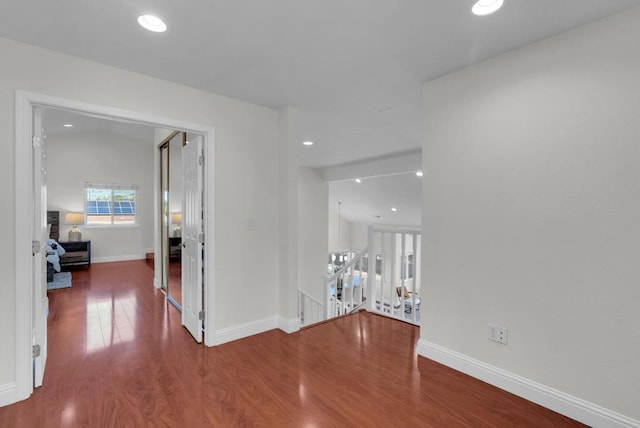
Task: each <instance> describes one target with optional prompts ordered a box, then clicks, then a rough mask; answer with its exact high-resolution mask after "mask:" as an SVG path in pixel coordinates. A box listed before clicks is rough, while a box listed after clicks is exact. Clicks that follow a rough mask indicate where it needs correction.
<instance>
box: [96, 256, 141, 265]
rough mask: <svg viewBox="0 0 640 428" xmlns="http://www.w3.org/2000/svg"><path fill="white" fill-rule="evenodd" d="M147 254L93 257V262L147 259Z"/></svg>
mask: <svg viewBox="0 0 640 428" xmlns="http://www.w3.org/2000/svg"><path fill="white" fill-rule="evenodd" d="M146 258H147V255H146V254H125V255H122V256H109V257H92V258H91V263H111V262H128V261H130V260H145V259H146Z"/></svg>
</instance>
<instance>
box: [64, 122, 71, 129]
mask: <svg viewBox="0 0 640 428" xmlns="http://www.w3.org/2000/svg"><path fill="white" fill-rule="evenodd" d="M62 126H64V127H65V128H73V123H65V124H64V125H62Z"/></svg>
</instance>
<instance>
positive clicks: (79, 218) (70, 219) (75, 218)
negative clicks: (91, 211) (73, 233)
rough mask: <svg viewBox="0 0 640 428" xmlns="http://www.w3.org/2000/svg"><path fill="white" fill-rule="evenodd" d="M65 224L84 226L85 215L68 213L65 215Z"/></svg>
mask: <svg viewBox="0 0 640 428" xmlns="http://www.w3.org/2000/svg"><path fill="white" fill-rule="evenodd" d="M64 223H65V224H73V225H77V224H84V213H73V212H68V213H66V214H65V215H64Z"/></svg>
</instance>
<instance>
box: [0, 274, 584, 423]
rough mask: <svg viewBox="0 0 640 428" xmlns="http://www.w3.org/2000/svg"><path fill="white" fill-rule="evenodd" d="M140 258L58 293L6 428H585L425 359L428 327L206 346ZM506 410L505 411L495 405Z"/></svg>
mask: <svg viewBox="0 0 640 428" xmlns="http://www.w3.org/2000/svg"><path fill="white" fill-rule="evenodd" d="M152 280H153V272H152V269H151V268H150V267H149V266H148V265H147V264H146V263H145V262H144V261H131V262H120V263H104V264H94V265H92V266H91V267H90V269H89V270H77V271H74V272H73V287H72V288H71V289H66V290H59V291H55V292H50V293H49V298H50V310H51V312H50V316H49V323H48V326H49V348H48V349H49V359H48V363H47V368H46V374H45V380H44V386H43V387H42V388H39V389H37V390H36V391H35V392H34V394H33V396H32V397H31V398H29V399H28V400H25V401H23V402H20V403H17V404H15V405H12V406H8V407H3V408H0V427H88V426H91V427H124V426H130V427H144V426H166V427H180V426H185V427H198V428H199V427H209V426H212V427H242V426H265V427H326V426H358V427H363V426H367V427H368V426H385V427H388V426H415V427H417V426H420V427H426V426H433V427H445V426H446V427H450V426H492V427H498V426H532V427H533V426H536V427H537V426H580V425H579V424H578V423H576V422H573V421H570V420H568V419H566V418H564V417H562V416H560V415H557V414H555V413H553V412H551V411H549V410H546V409H543V408H541V407H539V406H536V405H534V404H532V403H529V402H526V401H524V400H522V399H519V398H517V397H515V396H513V395H511V394H508V393H505V392H503V391H500V390H498V389H496V388H493V387H491V386H489V385H487V384H484V383H482V382H480V381H477V380H475V379H472V378H470V377H468V376H465V375H462V374H460V373H457V372H455V371H452V370H449V369H447V368H444V367H443V366H441V365H439V364H436V363H433V362H431V361H429V360H426V359H424V358H418V357H417V356H416V354H415V352H414V345H415V342H416V340H417V339H418V328H417V327H414V326H411V325H409V324H405V323H402V322H398V321H393V320H390V319H387V318H383V317H379V316H375V315H371V314H368V313H364V312H361V313H359V314H356V315H352V316H348V317H344V318H341V319H338V320H335V321H332V322H329V323H325V324H321V325H318V326H315V327H312V328H308V329H305V330H302V331H301V332H299V333H295V334H291V335H286V334H284V333H282V332H281V331H279V330H272V331H269V332H266V333H263V334H260V335H256V336H253V337H249V338H246V339H243V340H238V341H235V342H231V343H228V344H225V345H222V346H219V347H215V348H206V347H204V346H202V345H198V344H196V343H195V341H194V340H193V339H192V338H191V336H190V335H189V334H188V333H187V332H186V330H184V329H183V328H182V327H181V325H180V313H179V312H178V311H177V310H175V308H173V307H172V306H171V305H170V304H168V303H167V302H166V300H165V299H164V295H163V294H162V293H161V292H160V291H158V290H155V289H153V288H152V287H151V285H150V284H151V283H152ZM498 409H500V410H498Z"/></svg>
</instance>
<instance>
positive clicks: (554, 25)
mask: <svg viewBox="0 0 640 428" xmlns="http://www.w3.org/2000/svg"><path fill="white" fill-rule="evenodd" d="M639 1H640V0H561V1H560V0H505V5H504V7H503V8H502V9H501V10H500V11H498V12H497V13H495V14H493V15H489V16H486V17H476V16H474V15H472V14H471V12H470V10H471V6H472V4H473V3H474V0H402V1H399V0H348V1H345V0H321V1H320V0H306V1H300V0H253V1H251V0H250V1H229V0H228V1H222V0H190V1H189V2H181V1H175V0H136V1H131V0H111V1H101V2H100V1H94V0H82V1H77V0H55V1H51V0H2V1H1V2H0V36H2V37H7V38H10V39H15V40H18V41H23V42H26V43H29V44H33V45H37V46H41V47H44V48H48V49H52V50H56V51H60V52H64V53H68V54H71V55H74V56H78V57H83V58H87V59H90V60H94V61H97V62H101V63H104V64H108V65H112V66H116V67H119V68H123V69H127V70H132V71H136V72H140V73H143V74H147V75H151V76H155V77H159V78H162V79H165V80H169V81H174V82H178V83H182V84H184V85H188V86H192V87H195V88H199V89H202V90H205V91H211V92H215V93H218V94H222V95H227V96H230V97H233V98H237V99H241V100H245V101H249V102H253V103H257V104H261V105H265V106H269V107H274V108H279V107H282V106H285V105H293V106H296V107H298V108H299V109H300V119H301V127H300V129H301V141H302V140H312V141H314V142H315V143H316V144H315V145H314V146H313V147H311V148H304V147H302V145H301V146H300V150H299V154H298V160H299V163H300V164H301V165H305V166H312V167H323V168H324V167H330V166H335V165H338V164H342V163H349V162H351V163H352V162H355V161H358V160H361V159H363V158H380V157H384V156H388V155H392V154H394V153H398V152H408V151H412V150H417V149H419V148H420V146H421V144H420V122H421V120H420V118H421V105H422V102H421V84H422V83H423V82H426V81H429V80H432V79H434V78H436V77H439V76H442V75H444V74H446V73H449V72H452V71H454V70H458V69H460V68H463V67H466V66H469V65H471V64H474V63H477V62H480V61H482V60H484V59H487V58H490V57H492V56H495V55H498V54H501V53H504V52H506V51H508V50H511V49H514V48H516V47H519V46H523V45H526V44H529V43H532V42H534V41H537V40H541V39H543V38H546V37H549V36H551V35H554V34H558V33H560V32H563V31H566V30H568V29H571V28H574V27H577V26H579V25H582V24H584V23H587V22H590V21H592V20H595V19H598V18H601V17H604V16H607V15H610V14H613V13H616V12H619V11H622V10H624V9H626V8H628V7H631V6H635V5H637V4H638V2H639ZM143 13H151V14H156V15H158V16H160V17H162V18H163V19H164V20H165V21H166V23H167V25H168V27H169V29H168V31H167V32H166V33H162V34H154V33H150V32H147V31H146V30H143V29H142V28H140V27H139V26H138V24H137V22H136V18H137V16H138V15H140V14H143ZM187 65H188V66H187ZM418 196H419V195H418ZM419 199H420V198H419V197H418V199H417V201H418V202H417V203H419Z"/></svg>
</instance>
